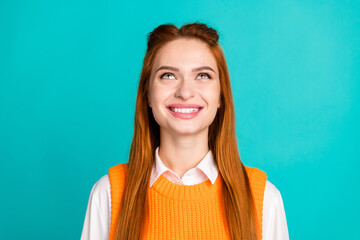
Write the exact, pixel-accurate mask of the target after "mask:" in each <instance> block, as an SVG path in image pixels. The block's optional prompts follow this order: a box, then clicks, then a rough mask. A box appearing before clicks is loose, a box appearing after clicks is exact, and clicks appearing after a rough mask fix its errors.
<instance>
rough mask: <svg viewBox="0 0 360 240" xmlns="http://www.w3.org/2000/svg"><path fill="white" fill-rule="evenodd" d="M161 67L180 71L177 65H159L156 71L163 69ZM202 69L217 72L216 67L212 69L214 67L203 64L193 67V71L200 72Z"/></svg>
mask: <svg viewBox="0 0 360 240" xmlns="http://www.w3.org/2000/svg"><path fill="white" fill-rule="evenodd" d="M161 69H168V70H173V71H175V72H179V69H178V68H176V67H170V66H161V67H159V68H158V69H157V70H156V71H155V72H157V71H159V70H161ZM202 70H210V71H213V72H214V73H215V71H214V69H212V68H211V67H209V66H201V67H198V68H193V69H192V71H193V72H199V71H202Z"/></svg>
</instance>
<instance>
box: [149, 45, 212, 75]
mask: <svg viewBox="0 0 360 240" xmlns="http://www.w3.org/2000/svg"><path fill="white" fill-rule="evenodd" d="M161 65H167V66H173V67H178V68H180V69H181V68H183V69H184V70H186V69H187V68H189V69H190V68H194V67H199V66H210V67H212V68H213V69H214V70H215V71H217V64H216V60H215V58H214V56H213V54H212V52H211V50H210V49H209V47H208V45H207V44H206V43H204V42H202V41H201V40H197V39H177V40H173V41H171V42H169V43H167V44H165V45H164V46H163V47H162V48H161V49H160V50H159V52H158V53H157V55H156V57H155V60H154V66H153V68H157V67H159V66H161Z"/></svg>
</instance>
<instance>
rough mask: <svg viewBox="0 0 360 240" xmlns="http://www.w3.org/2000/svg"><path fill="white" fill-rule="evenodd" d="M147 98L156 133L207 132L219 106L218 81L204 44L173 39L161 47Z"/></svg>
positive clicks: (207, 49) (214, 63)
mask: <svg viewBox="0 0 360 240" xmlns="http://www.w3.org/2000/svg"><path fill="white" fill-rule="evenodd" d="M148 98H149V106H150V107H151V108H152V112H153V115H154V118H155V120H156V122H157V123H158V124H159V126H160V131H167V132H169V133H170V134H183V135H185V134H196V133H199V132H201V131H208V127H209V126H210V124H211V123H212V122H213V120H214V118H215V116H216V112H217V108H218V107H219V106H220V81H219V72H218V67H217V64H216V60H215V58H214V56H213V55H212V52H211V51H210V49H209V48H208V46H207V44H206V43H204V42H202V41H200V40H194V39H177V40H174V41H171V42H169V43H167V44H166V45H164V46H163V47H162V48H161V49H160V50H159V52H158V54H157V55H156V57H155V59H154V65H153V68H152V71H151V77H150V85H149V96H148Z"/></svg>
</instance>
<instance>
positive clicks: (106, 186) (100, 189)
mask: <svg viewBox="0 0 360 240" xmlns="http://www.w3.org/2000/svg"><path fill="white" fill-rule="evenodd" d="M90 197H91V199H92V200H93V201H95V202H98V203H101V202H104V201H107V199H109V198H110V181H109V174H106V175H104V176H102V177H101V178H100V179H99V180H98V181H97V182H96V183H95V184H94V185H93V187H92V189H91V193H90Z"/></svg>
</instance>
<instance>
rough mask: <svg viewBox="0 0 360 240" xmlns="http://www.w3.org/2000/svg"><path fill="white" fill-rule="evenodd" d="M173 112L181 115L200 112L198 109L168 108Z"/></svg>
mask: <svg viewBox="0 0 360 240" xmlns="http://www.w3.org/2000/svg"><path fill="white" fill-rule="evenodd" d="M170 110H171V111H173V112H181V113H193V112H197V111H199V110H200V108H170Z"/></svg>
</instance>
